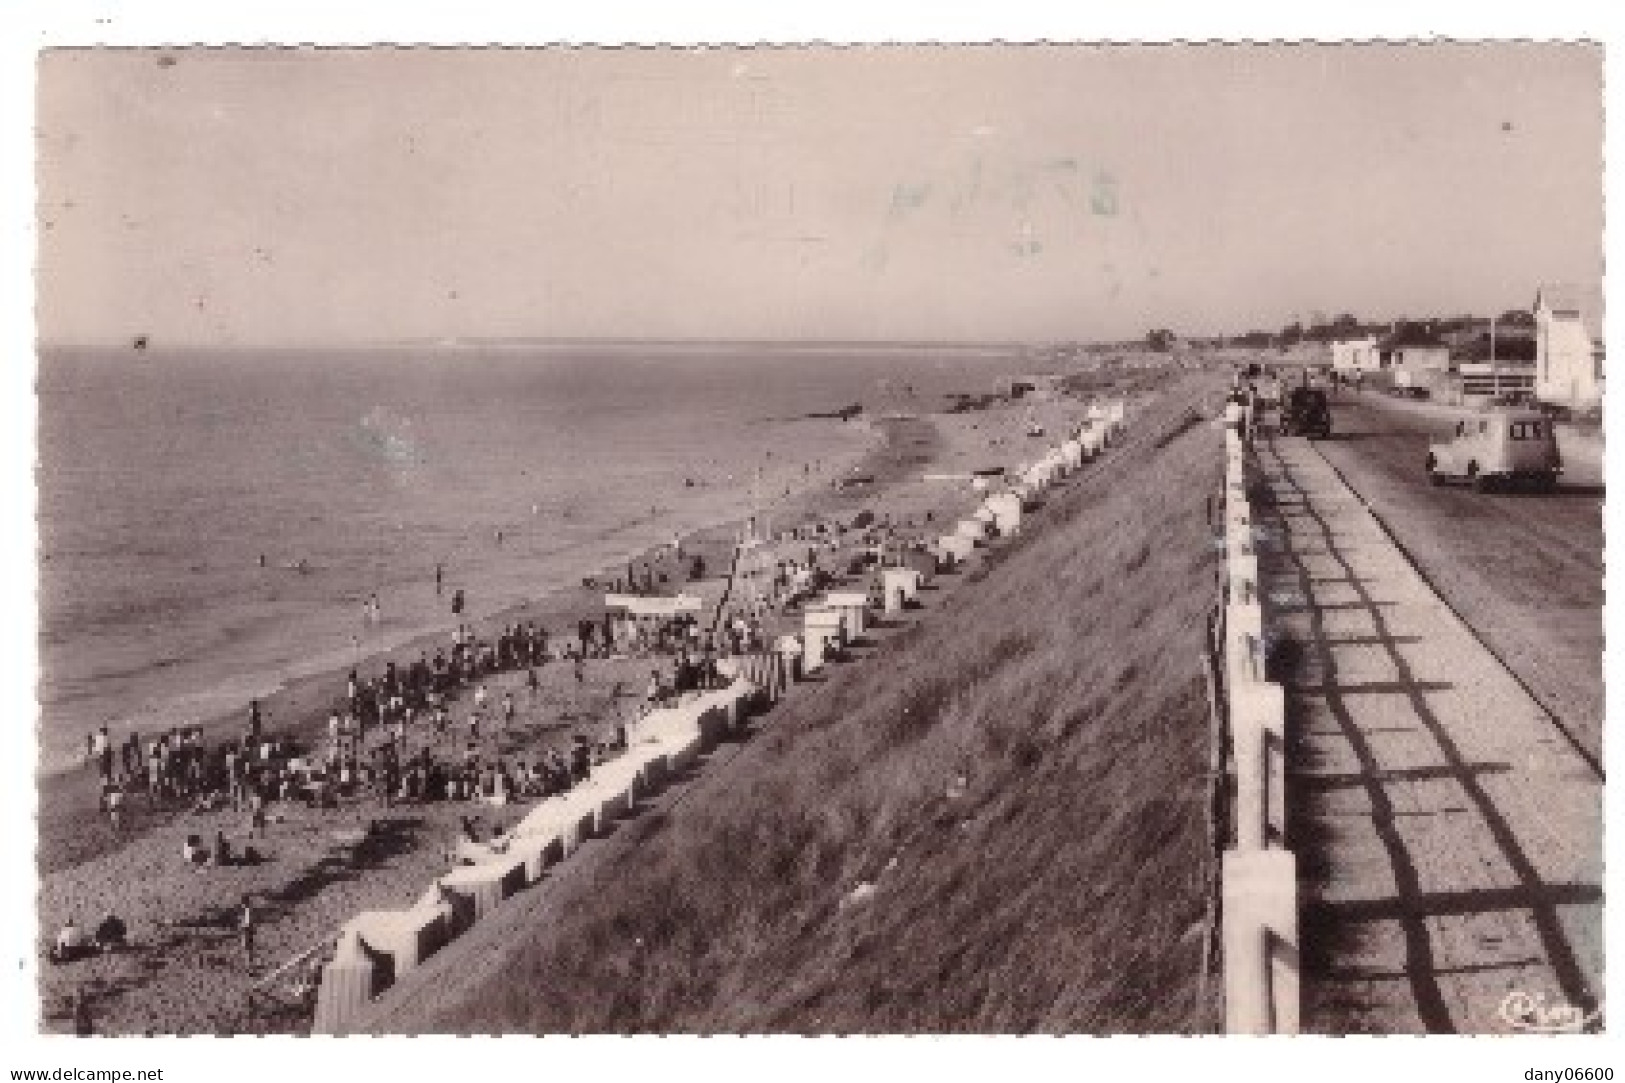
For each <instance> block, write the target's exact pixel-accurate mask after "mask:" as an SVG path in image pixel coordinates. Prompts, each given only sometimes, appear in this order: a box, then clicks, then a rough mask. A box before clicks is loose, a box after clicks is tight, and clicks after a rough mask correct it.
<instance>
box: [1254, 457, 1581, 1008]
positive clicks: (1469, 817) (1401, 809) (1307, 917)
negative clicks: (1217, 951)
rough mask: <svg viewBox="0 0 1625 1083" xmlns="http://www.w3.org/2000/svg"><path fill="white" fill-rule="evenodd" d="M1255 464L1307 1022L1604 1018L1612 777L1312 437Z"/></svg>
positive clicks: (1262, 559) (1262, 560)
mask: <svg viewBox="0 0 1625 1083" xmlns="http://www.w3.org/2000/svg"><path fill="white" fill-rule="evenodd" d="M1258 458H1259V462H1260V465H1261V467H1262V470H1263V475H1264V485H1265V487H1266V492H1265V493H1264V494H1262V495H1263V501H1262V503H1263V504H1264V506H1265V516H1264V526H1265V528H1266V530H1268V531H1269V532H1270V533H1271V534H1272V535H1273V536H1272V537H1271V538H1270V539H1268V540H1267V541H1266V543H1265V544H1264V545H1263V546H1262V547H1261V548H1262V549H1263V554H1262V558H1261V563H1262V569H1261V572H1262V575H1261V578H1262V581H1263V584H1264V588H1265V594H1266V597H1267V598H1268V599H1269V600H1270V602H1271V616H1272V621H1273V622H1274V623H1273V626H1274V627H1276V628H1279V629H1280V642H1278V643H1277V645H1276V653H1275V663H1274V666H1275V670H1276V672H1275V674H1274V676H1275V677H1276V678H1277V679H1279V680H1280V681H1281V682H1282V684H1283V685H1284V686H1285V689H1286V699H1287V706H1286V712H1287V735H1288V748H1287V759H1288V793H1289V795H1290V802H1291V804H1290V807H1289V815H1288V833H1289V846H1290V848H1291V849H1293V850H1294V851H1296V852H1297V853H1298V855H1299V861H1300V864H1299V877H1300V881H1301V882H1300V899H1301V912H1300V923H1301V937H1302V940H1301V943H1302V980H1303V1024H1304V1030H1305V1031H1309V1032H1322V1033H1345V1034H1346V1033H1364V1032H1377V1033H1395V1032H1398V1033H1404V1032H1461V1033H1493V1032H1502V1031H1508V1030H1514V1029H1519V1021H1522V1022H1523V1023H1529V1022H1534V1023H1536V1024H1540V1023H1546V1024H1553V1023H1556V1024H1561V1023H1562V1022H1564V1021H1565V1016H1564V1014H1563V1011H1562V1009H1565V1008H1574V1009H1578V1010H1579V1011H1580V1012H1582V1013H1585V1014H1590V1013H1592V1012H1594V1011H1596V1010H1597V1009H1598V1007H1599V1002H1600V999H1601V996H1602V993H1603V889H1602V815H1603V807H1602V795H1603V791H1602V780H1601V779H1600V778H1599V777H1598V776H1597V775H1596V774H1595V773H1594V772H1593V770H1592V769H1591V768H1590V767H1589V766H1588V765H1587V764H1586V762H1585V761H1584V760H1582V759H1581V758H1580V757H1579V756H1578V755H1576V754H1575V752H1574V751H1573V749H1572V747H1571V746H1570V745H1569V744H1568V742H1567V740H1566V739H1565V738H1564V737H1563V735H1562V734H1561V733H1560V732H1559V731H1558V730H1557V729H1556V727H1555V726H1554V725H1553V724H1552V723H1551V721H1550V719H1549V718H1548V717H1547V715H1546V714H1545V713H1544V712H1543V711H1542V709H1541V708H1540V707H1539V705H1538V704H1537V703H1536V702H1535V701H1534V700H1533V699H1532V698H1531V697H1530V696H1529V695H1528V694H1527V693H1526V692H1525V691H1524V690H1523V688H1522V687H1521V686H1520V685H1519V684H1518V683H1517V681H1516V680H1514V679H1513V677H1512V676H1511V675H1510V674H1509V673H1508V672H1507V670H1506V669H1505V668H1504V667H1503V666H1502V665H1501V664H1500V663H1499V662H1498V661H1497V660H1496V659H1495V657H1494V656H1493V655H1491V654H1490V653H1489V652H1488V651H1487V650H1486V649H1485V648H1484V647H1483V646H1482V645H1481V644H1480V643H1479V642H1478V640H1477V639H1476V638H1474V636H1473V635H1472V634H1471V632H1470V631H1469V630H1468V629H1467V628H1466V627H1465V626H1464V625H1463V624H1462V623H1461V622H1460V621H1459V620H1458V619H1457V618H1456V617H1455V616H1454V615H1453V614H1452V613H1451V612H1450V611H1449V610H1448V609H1447V608H1446V607H1445V606H1444V605H1443V603H1441V602H1440V601H1439V599H1438V598H1437V596H1436V595H1435V594H1434V593H1433V592H1432V590H1431V589H1430V588H1429V587H1428V586H1427V584H1426V583H1425V582H1424V581H1423V580H1422V578H1421V577H1420V576H1419V575H1418V574H1417V573H1416V571H1415V570H1414V569H1413V568H1412V567H1411V566H1410V565H1409V563H1407V561H1406V560H1405V559H1404V557H1403V556H1402V555H1401V553H1400V552H1399V551H1398V549H1397V548H1396V547H1395V546H1394V545H1393V544H1392V543H1391V542H1390V540H1389V539H1388V537H1387V536H1386V535H1385V534H1384V532H1383V530H1382V528H1381V527H1380V526H1379V524H1378V523H1377V522H1376V520H1375V519H1374V518H1373V517H1372V516H1371V514H1370V513H1369V512H1368V511H1367V510H1366V508H1365V507H1364V505H1363V504H1362V503H1360V501H1359V500H1358V498H1356V497H1355V496H1354V494H1352V493H1351V492H1350V491H1349V490H1348V488H1347V487H1346V486H1344V485H1343V483H1342V482H1341V481H1340V480H1339V478H1338V477H1337V476H1336V474H1335V473H1334V472H1333V471H1332V469H1331V468H1330V466H1328V465H1327V463H1326V461H1325V460H1324V459H1322V458H1321V456H1320V455H1319V453H1318V452H1317V451H1316V450H1315V449H1314V448H1313V447H1312V446H1311V445H1310V444H1309V443H1307V442H1305V441H1302V440H1296V439H1279V440H1276V441H1274V442H1273V443H1268V444H1266V443H1263V442H1262V441H1261V442H1260V447H1259V454H1258ZM1271 499H1273V503H1274V508H1273V510H1271V509H1270V508H1269V506H1268V505H1269V503H1270V501H1271ZM1509 997H1510V998H1511V999H1510V1000H1509ZM1509 1015H1510V1016H1512V1017H1514V1021H1513V1022H1509V1021H1508V1018H1507V1017H1508V1016H1509Z"/></svg>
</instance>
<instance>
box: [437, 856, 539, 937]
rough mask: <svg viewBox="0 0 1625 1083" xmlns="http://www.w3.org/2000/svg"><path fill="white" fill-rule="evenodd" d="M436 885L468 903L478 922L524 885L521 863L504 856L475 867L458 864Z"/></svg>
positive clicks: (518, 858) (523, 872) (523, 870)
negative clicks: (468, 900)
mask: <svg viewBox="0 0 1625 1083" xmlns="http://www.w3.org/2000/svg"><path fill="white" fill-rule="evenodd" d="M436 882H437V883H438V884H439V885H440V886H441V887H443V888H445V889H446V890H447V891H449V892H451V893H452V894H453V895H461V896H463V897H464V898H467V899H470V900H472V902H473V904H474V920H475V921H478V920H479V919H481V918H483V917H485V915H487V914H489V913H490V912H491V911H493V910H495V909H496V908H497V905H498V904H499V903H501V902H502V900H503V899H506V898H507V897H508V896H510V895H512V894H514V893H515V892H516V891H518V890H519V889H521V888H523V887H524V886H525V860H524V858H522V857H515V856H513V855H511V854H507V855H503V856H502V857H499V858H494V859H492V860H490V861H487V862H483V863H482V864H479V865H462V866H459V867H458V868H455V869H452V870H451V871H450V872H447V873H445V874H444V875H442V876H441V877H440V879H439V880H438V881H436Z"/></svg>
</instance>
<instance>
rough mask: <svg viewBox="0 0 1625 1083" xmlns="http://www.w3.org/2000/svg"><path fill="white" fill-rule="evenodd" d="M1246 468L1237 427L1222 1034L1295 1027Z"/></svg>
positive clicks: (1224, 718)
mask: <svg viewBox="0 0 1625 1083" xmlns="http://www.w3.org/2000/svg"><path fill="white" fill-rule="evenodd" d="M1255 476H1256V466H1255V463H1254V461H1253V459H1252V456H1251V453H1250V449H1249V448H1248V446H1247V444H1246V442H1245V441H1244V440H1243V438H1242V436H1241V434H1240V432H1239V431H1237V430H1236V429H1234V428H1231V429H1227V431H1226V433H1225V486H1224V501H1223V503H1224V520H1223V529H1224V553H1225V567H1224V570H1223V573H1222V575H1221V577H1220V582H1221V584H1222V588H1221V589H1222V592H1223V597H1222V598H1221V599H1220V609H1219V611H1220V613H1221V614H1222V624H1221V631H1220V634H1219V635H1218V636H1217V641H1218V644H1219V649H1220V650H1221V651H1222V657H1221V658H1220V659H1219V662H1220V665H1219V667H1218V668H1219V670H1220V672H1221V674H1222V680H1223V695H1222V696H1221V697H1220V702H1219V704H1218V706H1219V707H1220V710H1219V725H1220V726H1221V727H1222V728H1223V730H1224V732H1222V733H1220V734H1217V735H1216V736H1215V740H1216V745H1217V747H1220V748H1227V749H1228V750H1229V755H1228V758H1227V762H1226V764H1225V771H1226V776H1227V777H1226V780H1225V781H1226V782H1227V784H1228V792H1229V795H1230V800H1229V801H1228V802H1226V803H1225V806H1226V807H1227V809H1228V815H1229V818H1230V822H1229V823H1228V824H1225V825H1221V827H1222V830H1223V834H1224V837H1226V838H1228V839H1229V840H1231V842H1230V845H1229V846H1227V847H1226V848H1225V849H1224V852H1223V854H1222V863H1221V865H1220V871H1219V880H1220V886H1219V900H1218V901H1219V905H1220V910H1221V913H1222V915H1223V918H1222V924H1223V928H1222V933H1221V943H1222V951H1223V975H1224V980H1223V988H1224V1021H1225V1030H1226V1031H1227V1032H1228V1033H1231V1034H1295V1033H1297V1032H1298V1015H1299V1000H1300V996H1299V968H1298V883H1297V859H1296V857H1295V855H1294V854H1293V853H1292V852H1291V850H1289V849H1287V848H1286V844H1287V819H1286V818H1287V794H1286V698H1285V694H1284V691H1283V690H1282V688H1281V686H1280V685H1279V684H1275V683H1273V682H1271V681H1270V680H1269V679H1268V667H1267V663H1268V652H1267V645H1268V643H1269V641H1270V636H1269V632H1268V628H1269V624H1270V615H1269V613H1268V611H1267V608H1266V602H1267V597H1268V595H1267V592H1266V591H1265V590H1263V589H1262V582H1261V580H1260V572H1259V560H1258V548H1259V545H1260V544H1261V542H1262V541H1263V540H1264V538H1265V535H1264V534H1263V532H1261V531H1260V529H1259V526H1258V520H1257V516H1256V509H1255V507H1254V505H1253V502H1252V499H1251V497H1250V495H1249V492H1248V488H1249V484H1250V483H1251V482H1252V480H1253V479H1254V477H1255Z"/></svg>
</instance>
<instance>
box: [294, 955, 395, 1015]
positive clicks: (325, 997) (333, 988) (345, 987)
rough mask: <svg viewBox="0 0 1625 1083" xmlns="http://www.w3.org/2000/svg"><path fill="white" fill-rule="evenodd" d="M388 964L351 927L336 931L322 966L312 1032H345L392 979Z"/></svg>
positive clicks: (383, 956)
mask: <svg viewBox="0 0 1625 1083" xmlns="http://www.w3.org/2000/svg"><path fill="white" fill-rule="evenodd" d="M391 965H392V963H391V961H390V959H389V957H388V956H387V955H384V954H383V953H382V952H378V951H375V950H374V949H373V948H372V947H371V946H370V945H369V944H367V943H366V942H365V941H363V940H362V939H361V937H360V936H358V935H357V934H356V933H355V932H354V931H353V930H347V931H345V932H343V933H341V934H339V938H338V945H337V947H336V948H335V949H334V952H333V958H332V960H331V961H329V962H328V964H327V965H326V966H324V967H323V968H322V981H321V986H320V988H319V990H318V991H317V994H316V1018H315V1021H314V1022H313V1023H312V1024H311V1028H310V1029H311V1031H312V1033H315V1034H346V1033H348V1032H349V1030H350V1027H351V1026H353V1025H354V1023H355V1021H356V1019H357V1017H359V1016H360V1014H361V1012H362V1011H363V1010H364V1009H365V1008H366V1006H367V1003H368V1002H369V1001H371V1000H372V998H373V997H375V996H377V995H378V994H379V993H381V992H383V991H384V990H385V989H387V988H388V987H389V985H390V984H391V983H392V980H393V979H392V975H391V974H390V973H389V968H390V966H391Z"/></svg>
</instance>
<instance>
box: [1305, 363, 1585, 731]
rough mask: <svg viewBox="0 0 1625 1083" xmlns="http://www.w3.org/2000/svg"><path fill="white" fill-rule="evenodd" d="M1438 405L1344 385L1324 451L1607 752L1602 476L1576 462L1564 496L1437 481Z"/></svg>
mask: <svg viewBox="0 0 1625 1083" xmlns="http://www.w3.org/2000/svg"><path fill="white" fill-rule="evenodd" d="M1452 416H1455V415H1452V414H1450V413H1449V412H1448V411H1446V410H1445V409H1443V408H1441V407H1436V406H1427V405H1412V404H1406V403H1395V402H1390V401H1388V400H1386V399H1384V398H1381V397H1379V396H1377V395H1374V394H1371V393H1367V394H1366V395H1364V396H1358V397H1357V396H1354V395H1351V394H1348V393H1347V392H1345V393H1344V394H1343V397H1342V398H1340V399H1337V400H1334V402H1333V429H1334V432H1335V433H1336V435H1335V436H1334V437H1333V439H1331V440H1329V441H1321V442H1317V443H1316V445H1315V447H1316V449H1317V450H1319V451H1320V452H1321V454H1323V455H1324V456H1325V457H1326V459H1327V460H1328V461H1329V462H1330V463H1331V464H1332V465H1333V466H1334V467H1336V468H1337V470H1338V471H1339V473H1341V474H1342V475H1343V478H1344V480H1345V481H1347V482H1348V484H1349V485H1350V486H1351V487H1353V489H1354V490H1355V491H1356V492H1358V493H1359V494H1360V496H1361V497H1363V498H1364V499H1365V500H1366V502H1367V503H1368V504H1370V506H1371V508H1372V510H1373V511H1374V512H1376V514H1377V515H1378V517H1379V518H1381V519H1382V521H1383V523H1384V524H1385V525H1386V526H1387V527H1388V529H1389V530H1390V531H1392V532H1393V534H1394V536H1395V539H1396V540H1397V541H1398V542H1399V543H1400V545H1402V546H1403V547H1404V549H1405V550H1406V552H1407V553H1408V554H1409V555H1410V557H1411V558H1412V559H1413V560H1414V561H1415V562H1416V563H1417V565H1418V566H1419V567H1420V569H1421V570H1422V573H1423V574H1424V575H1425V576H1426V577H1427V579H1428V581H1429V582H1430V583H1431V584H1432V585H1433V587H1434V589H1435V590H1436V591H1438V593H1439V594H1440V596H1442V597H1443V598H1444V599H1445V601H1446V602H1448V603H1449V604H1450V606H1451V607H1452V608H1453V609H1455V610H1456V612H1457V613H1459V614H1461V616H1462V618H1463V619H1465V620H1466V621H1467V623H1468V624H1470V625H1471V626H1472V627H1473V629H1474V631H1475V632H1476V633H1477V634H1478V635H1479V637H1480V638H1482V639H1483V640H1484V641H1485V642H1486V643H1487V644H1489V646H1490V648H1491V649H1492V650H1493V651H1494V652H1495V653H1496V655H1497V656H1498V657H1500V658H1501V660H1502V661H1503V662H1505V663H1506V664H1507V666H1508V667H1509V668H1510V669H1511V670H1512V671H1513V672H1514V673H1516V674H1517V676H1518V679H1519V680H1521V681H1522V682H1523V683H1524V684H1525V685H1526V686H1527V687H1528V689H1529V690H1530V691H1531V692H1532V693H1533V694H1534V696H1535V698H1536V699H1537V700H1539V701H1540V703H1541V704H1542V705H1543V706H1544V707H1545V708H1546V709H1547V710H1548V711H1550V712H1552V714H1553V715H1555V716H1556V718H1557V719H1558V721H1559V723H1560V724H1561V725H1562V727H1563V728H1564V729H1565V730H1566V731H1567V732H1568V733H1569V734H1570V736H1571V737H1572V738H1573V739H1574V740H1575V742H1576V743H1577V744H1578V745H1580V746H1581V747H1582V748H1583V749H1585V751H1586V753H1587V754H1588V755H1589V756H1590V757H1591V758H1592V759H1593V760H1594V761H1595V762H1597V763H1601V760H1602V720H1603V675H1602V649H1603V626H1602V601H1603V593H1602V542H1603V531H1602V499H1603V498H1602V484H1601V482H1602V478H1601V476H1600V474H1599V473H1597V471H1596V469H1595V468H1594V467H1592V468H1590V469H1588V466H1589V464H1586V463H1581V462H1571V464H1570V468H1571V469H1570V472H1569V474H1567V475H1566V476H1565V478H1564V481H1563V483H1562V485H1561V487H1560V489H1559V491H1558V492H1557V493H1555V494H1549V495H1540V494H1534V493H1523V494H1518V493H1488V494H1486V493H1476V492H1473V491H1472V490H1470V489H1467V488H1457V487H1453V486H1452V487H1444V488H1436V487H1434V486H1432V485H1430V484H1429V483H1428V480H1427V477H1426V474H1425V473H1424V472H1423V469H1422V463H1423V461H1424V460H1425V458H1426V456H1427V443H1428V440H1429V439H1430V438H1437V437H1438V436H1440V435H1441V434H1443V433H1446V432H1448V431H1449V429H1450V427H1451V421H1450V420H1449V418H1450V417H1452Z"/></svg>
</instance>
